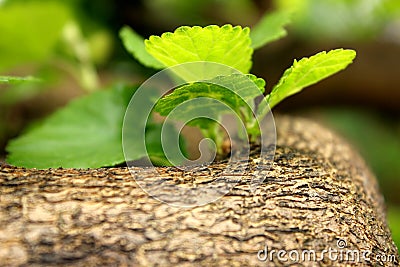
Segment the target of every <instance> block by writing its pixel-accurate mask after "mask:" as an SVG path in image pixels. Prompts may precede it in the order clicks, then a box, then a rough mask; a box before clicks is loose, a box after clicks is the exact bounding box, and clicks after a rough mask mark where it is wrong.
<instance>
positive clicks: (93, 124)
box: [7, 87, 173, 169]
mask: <svg viewBox="0 0 400 267" xmlns="http://www.w3.org/2000/svg"><path fill="white" fill-rule="evenodd" d="M135 90H136V88H132V87H115V88H112V89H110V90H102V91H98V92H95V93H93V94H91V95H88V96H86V97H82V98H80V99H77V100H75V101H72V102H71V103H70V104H69V105H68V106H67V107H65V108H63V109H61V110H59V111H57V112H56V113H54V114H53V115H51V116H50V117H48V118H47V119H46V120H45V121H44V122H42V123H41V124H39V125H37V126H35V127H32V128H31V129H30V130H28V131H27V132H26V133H24V134H22V135H21V136H20V137H19V138H17V139H15V140H12V141H11V142H10V143H9V145H8V147H7V150H8V152H9V155H8V158H7V161H8V162H9V163H11V164H13V165H16V166H24V167H28V168H40V169H44V168H57V167H64V168H69V167H71V168H97V167H102V166H112V165H116V164H120V163H123V162H124V161H125V158H124V154H123V151H122V146H121V143H122V141H121V138H122V122H123V118H124V114H125V110H126V108H127V105H128V103H129V101H130V99H131V96H132V95H133V93H134V92H135ZM149 101H150V100H149ZM135 127H139V128H140V126H139V125H135ZM144 127H145V125H143V129H144ZM147 127H148V131H147V132H148V133H149V138H147V140H148V146H149V147H151V149H150V150H149V151H150V157H154V158H157V159H158V160H159V161H162V162H164V163H165V162H166V161H165V160H164V159H163V158H162V148H161V147H160V146H159V143H160V141H159V140H158V139H159V138H160V137H159V136H158V135H155V134H152V131H153V130H155V131H157V132H159V129H158V128H157V127H158V126H153V124H152V123H150V124H149V125H147ZM172 130H173V129H170V130H169V131H172ZM157 138H158V139H157ZM131 141H132V142H133V143H132V145H135V143H134V142H136V145H137V144H138V143H139V142H141V141H140V140H131ZM137 146H138V147H139V145H137ZM135 152H136V153H135V154H132V153H131V155H130V156H131V157H132V158H130V159H129V160H136V159H139V158H141V157H143V156H145V155H146V151H135Z"/></svg>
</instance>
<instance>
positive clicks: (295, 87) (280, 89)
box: [267, 49, 356, 108]
mask: <svg viewBox="0 0 400 267" xmlns="http://www.w3.org/2000/svg"><path fill="white" fill-rule="evenodd" d="M355 56H356V52H355V51H354V50H350V49H346V50H344V49H336V50H332V51H329V52H328V53H326V52H325V51H324V52H320V53H318V54H316V55H314V56H312V57H310V58H303V59H301V60H300V61H296V60H295V61H294V63H293V65H292V67H290V68H289V69H287V70H286V71H285V73H284V74H283V76H282V78H281V79H280V80H279V82H278V84H277V85H275V86H274V88H273V89H272V92H271V93H270V94H269V95H268V96H267V100H268V103H269V106H270V108H273V107H275V106H276V105H277V104H278V103H279V102H281V101H282V100H283V99H285V98H287V97H289V96H291V95H293V94H296V93H298V92H300V91H301V90H302V89H303V88H304V87H307V86H310V85H312V84H315V83H317V82H319V81H320V80H322V79H324V78H327V77H329V76H331V75H333V74H335V73H336V72H339V71H341V70H343V69H345V68H346V67H347V66H348V65H349V64H350V63H352V62H353V59H354V58H355Z"/></svg>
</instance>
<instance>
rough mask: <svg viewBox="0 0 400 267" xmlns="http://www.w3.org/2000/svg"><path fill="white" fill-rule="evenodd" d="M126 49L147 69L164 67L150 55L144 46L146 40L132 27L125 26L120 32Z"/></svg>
mask: <svg viewBox="0 0 400 267" xmlns="http://www.w3.org/2000/svg"><path fill="white" fill-rule="evenodd" d="M119 35H120V37H121V39H122V42H123V44H124V46H125V49H126V50H127V51H128V52H129V53H131V54H132V55H133V57H134V58H135V59H136V60H137V61H139V62H140V63H142V64H143V65H144V66H146V67H150V68H154V69H162V68H163V67H164V65H163V64H161V63H160V62H159V61H157V60H156V59H155V58H154V57H153V56H152V55H150V54H149V53H148V52H147V51H146V48H145V46H144V39H143V37H142V36H140V35H139V34H137V33H136V32H135V31H134V30H132V29H131V28H130V27H128V26H125V27H123V28H122V29H121V31H120V32H119Z"/></svg>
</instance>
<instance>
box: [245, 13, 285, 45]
mask: <svg viewBox="0 0 400 267" xmlns="http://www.w3.org/2000/svg"><path fill="white" fill-rule="evenodd" d="M290 18H291V12H288V11H286V10H281V11H276V12H273V13H267V14H266V15H264V17H263V18H261V20H260V21H259V22H258V23H257V24H256V25H255V26H254V28H252V29H251V32H250V38H251V46H252V47H253V48H254V49H258V48H260V47H262V46H264V45H266V44H267V43H270V42H273V41H275V40H278V39H280V38H282V37H284V36H286V34H287V32H286V30H285V28H284V27H285V26H286V25H287V24H289V23H290Z"/></svg>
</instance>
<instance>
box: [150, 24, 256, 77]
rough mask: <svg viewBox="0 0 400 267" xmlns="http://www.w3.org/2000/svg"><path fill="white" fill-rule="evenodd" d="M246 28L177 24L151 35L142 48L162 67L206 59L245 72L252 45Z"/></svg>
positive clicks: (249, 60) (249, 64)
mask: <svg viewBox="0 0 400 267" xmlns="http://www.w3.org/2000/svg"><path fill="white" fill-rule="evenodd" d="M249 33H250V29H249V28H243V29H242V27H240V26H236V27H232V26H231V25H224V26H222V27H219V26H215V25H211V26H207V27H204V28H202V27H199V26H194V27H187V26H183V27H179V28H178V29H176V30H175V31H174V32H173V33H171V32H167V33H164V34H162V35H161V37H159V36H151V37H150V38H149V39H148V40H145V45H146V50H147V51H148V52H149V53H150V54H151V55H152V56H153V57H154V58H156V59H157V60H158V61H160V62H161V63H163V64H164V65H165V66H166V67H170V66H175V65H178V64H181V63H187V62H196V61H209V62H216V63H221V64H225V65H228V66H230V67H232V68H235V69H237V70H239V71H241V72H242V73H248V72H249V70H250V68H251V65H252V62H251V55H252V53H253V49H252V48H251V46H250V43H251V40H250V37H249Z"/></svg>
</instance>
